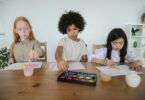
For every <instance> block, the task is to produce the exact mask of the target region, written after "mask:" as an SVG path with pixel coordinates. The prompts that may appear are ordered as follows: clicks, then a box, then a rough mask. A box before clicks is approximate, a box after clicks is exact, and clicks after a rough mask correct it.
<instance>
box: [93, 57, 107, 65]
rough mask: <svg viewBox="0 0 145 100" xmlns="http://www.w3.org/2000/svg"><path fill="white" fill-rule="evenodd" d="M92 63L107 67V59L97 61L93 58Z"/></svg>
mask: <svg viewBox="0 0 145 100" xmlns="http://www.w3.org/2000/svg"><path fill="white" fill-rule="evenodd" d="M91 62H93V63H97V64H101V65H106V59H97V58H92V59H91Z"/></svg>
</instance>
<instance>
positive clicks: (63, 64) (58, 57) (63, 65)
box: [55, 46, 68, 70]
mask: <svg viewBox="0 0 145 100" xmlns="http://www.w3.org/2000/svg"><path fill="white" fill-rule="evenodd" d="M62 53H63V47H62V46H58V47H57V49H56V52H55V59H56V62H57V64H58V66H59V68H60V69H62V70H67V69H68V64H67V62H66V61H65V60H64V59H63V58H62Z"/></svg>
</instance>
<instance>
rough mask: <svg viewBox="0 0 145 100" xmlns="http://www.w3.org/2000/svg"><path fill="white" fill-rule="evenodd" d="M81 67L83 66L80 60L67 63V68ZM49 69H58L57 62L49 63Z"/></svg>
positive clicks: (79, 68)
mask: <svg viewBox="0 0 145 100" xmlns="http://www.w3.org/2000/svg"><path fill="white" fill-rule="evenodd" d="M81 69H85V67H84V66H83V65H82V64H81V63H80V62H72V63H69V68H68V70H81ZM49 70H51V71H59V69H58V67H57V63H56V62H53V63H50V64H49Z"/></svg>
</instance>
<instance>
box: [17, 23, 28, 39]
mask: <svg viewBox="0 0 145 100" xmlns="http://www.w3.org/2000/svg"><path fill="white" fill-rule="evenodd" d="M15 32H16V33H17V34H18V35H19V36H20V39H21V41H24V40H26V39H27V38H28V37H29V35H30V32H31V28H30V26H29V24H28V23H27V22H25V21H22V20H20V21H18V22H17V23H16V27H15Z"/></svg>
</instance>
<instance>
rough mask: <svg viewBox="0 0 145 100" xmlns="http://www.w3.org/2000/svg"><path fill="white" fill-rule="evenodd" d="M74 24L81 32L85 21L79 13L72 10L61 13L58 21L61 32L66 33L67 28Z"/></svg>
mask: <svg viewBox="0 0 145 100" xmlns="http://www.w3.org/2000/svg"><path fill="white" fill-rule="evenodd" d="M72 24H74V25H75V26H76V27H77V28H79V32H81V31H82V30H83V29H84V27H85V24H86V23H85V21H84V18H83V17H82V15H81V14H79V13H78V12H74V11H69V12H66V13H65V14H62V16H61V17H60V20H59V23H58V29H59V31H60V32H61V33H62V34H67V32H66V30H67V28H68V27H69V26H70V25H72Z"/></svg>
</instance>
